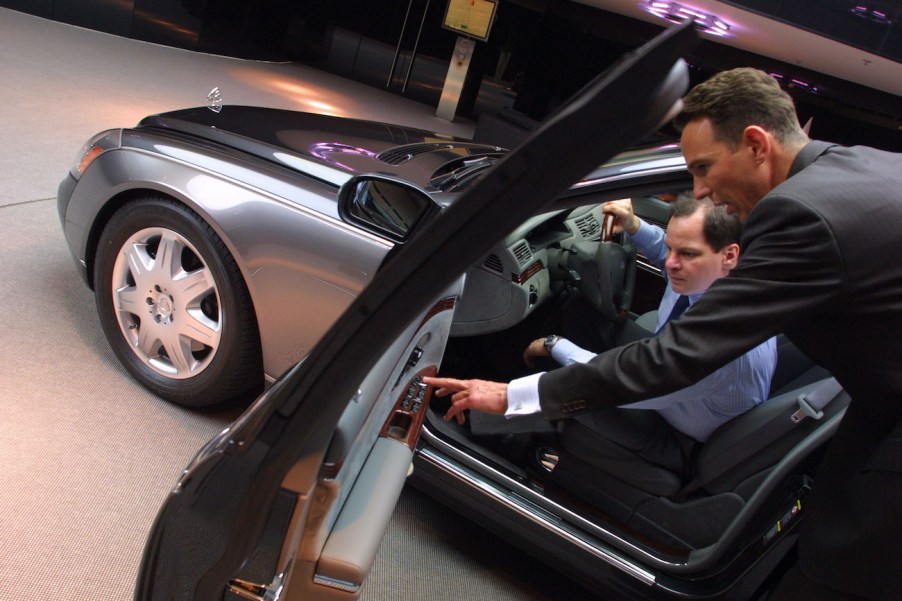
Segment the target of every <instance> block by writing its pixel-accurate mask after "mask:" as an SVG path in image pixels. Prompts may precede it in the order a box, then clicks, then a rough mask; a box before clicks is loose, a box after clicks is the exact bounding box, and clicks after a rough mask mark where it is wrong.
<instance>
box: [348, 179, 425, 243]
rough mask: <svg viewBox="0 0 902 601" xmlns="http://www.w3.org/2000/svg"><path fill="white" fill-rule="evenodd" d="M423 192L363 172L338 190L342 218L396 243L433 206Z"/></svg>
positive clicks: (402, 238)
mask: <svg viewBox="0 0 902 601" xmlns="http://www.w3.org/2000/svg"><path fill="white" fill-rule="evenodd" d="M433 204H434V203H433V202H432V199H430V198H429V196H428V195H427V194H425V193H424V192H422V191H420V190H418V189H417V188H414V187H413V186H411V185H410V184H407V183H405V182H401V181H397V180H393V179H390V178H386V177H379V176H373V175H365V176H359V177H354V178H352V179H351V180H349V181H348V182H346V183H345V184H344V185H343V186H342V187H341V190H339V192H338V210H339V214H340V215H341V216H342V218H344V219H346V220H347V221H350V222H351V223H354V224H355V225H358V226H360V227H362V228H363V229H366V230H368V231H371V232H373V233H375V234H379V235H382V236H386V237H388V238H391V239H392V240H394V241H396V242H403V241H404V240H405V239H406V238H407V237H408V236H409V235H410V233H411V231H413V228H414V227H415V226H416V224H417V223H418V222H419V221H420V220H421V219H422V218H423V215H425V214H426V212H427V211H428V210H429V208H430V207H431V206H432V205H433Z"/></svg>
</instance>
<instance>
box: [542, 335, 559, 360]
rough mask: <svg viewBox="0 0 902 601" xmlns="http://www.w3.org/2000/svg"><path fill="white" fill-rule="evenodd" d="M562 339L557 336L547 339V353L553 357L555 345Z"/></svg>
mask: <svg viewBox="0 0 902 601" xmlns="http://www.w3.org/2000/svg"><path fill="white" fill-rule="evenodd" d="M560 339H561V337H560V336H558V335H557V334H551V335H549V336H547V337H546V338H545V352H546V353H548V354H549V355H551V349H552V348H554V345H555V344H557V341H558V340H560Z"/></svg>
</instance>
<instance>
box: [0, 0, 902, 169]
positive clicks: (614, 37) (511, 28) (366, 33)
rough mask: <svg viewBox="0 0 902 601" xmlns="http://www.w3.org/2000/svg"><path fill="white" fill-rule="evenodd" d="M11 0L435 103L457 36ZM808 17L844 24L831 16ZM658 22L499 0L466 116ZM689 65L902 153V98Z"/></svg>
mask: <svg viewBox="0 0 902 601" xmlns="http://www.w3.org/2000/svg"><path fill="white" fill-rule="evenodd" d="M806 1H808V0H806ZM819 1H820V0H819ZM830 1H832V0H830ZM808 3H809V4H810V2H808ZM736 4H748V5H749V6H748V8H751V9H753V10H758V11H761V12H767V11H771V12H772V13H774V16H776V17H777V18H783V19H785V20H788V21H791V22H792V21H793V19H795V20H796V21H797V20H799V19H800V18H801V17H802V16H803V15H804V14H806V13H799V12H798V11H790V13H787V14H785V15H783V14H777V13H778V12H779V11H781V10H782V11H783V12H786V11H787V10H789V9H787V8H786V7H787V6H788V5H789V4H792V5H793V6H795V4H793V3H786V2H782V3H779V2H773V1H771V2H770V3H768V2H766V1H764V2H762V1H757V2H755V1H752V0H748V1H747V2H736ZM771 5H773V6H771ZM0 6H5V7H7V8H12V9H15V10H20V11H23V12H27V13H31V14H34V15H37V16H40V17H45V18H48V19H54V20H57V21H62V22H64V23H70V24H73V25H78V26H82V27H88V28H91V29H96V30H99V31H104V32H107V33H111V34H115V35H120V36H124V37H131V38H135V39H139V40H144V41H148V42H155V43H159V44H166V45H170V46H175V47H179V48H185V49H188V50H194V51H199V52H208V53H213V54H222V55H227V56H235V57H241V58H246V59H256V60H271V61H297V62H302V63H305V64H309V65H312V66H315V67H318V68H322V69H325V70H329V71H331V72H334V73H337V74H339V75H342V76H344V77H348V78H351V79H355V80H358V81H362V82H365V83H367V84H370V85H372V86H376V87H380V88H383V89H388V90H391V91H393V92H395V93H398V94H402V95H404V96H407V97H410V98H412V99H415V100H418V101H421V102H424V103H427V104H432V105H436V106H437V105H438V99H439V96H440V93H441V88H442V85H443V82H444V77H445V73H446V72H447V68H448V61H449V59H450V56H451V54H452V51H453V48H454V44H455V41H456V39H457V34H455V33H454V32H451V31H448V30H446V29H443V28H442V26H441V23H442V18H443V15H444V10H445V6H446V1H445V0H379V1H377V2H373V1H372V0H329V1H319V0H0ZM809 12H810V13H815V12H816V11H809ZM827 12H829V11H827ZM822 13H824V11H822ZM824 14H826V13H824ZM802 26H804V27H807V28H813V27H816V26H817V27H821V28H822V29H831V28H834V29H835V26H834V25H833V24H832V22H831V21H829V20H828V19H826V18H825V17H821V18H820V20H819V21H817V22H815V23H814V24H813V25H812V23H808V22H806V24H803V25H802ZM861 27H863V28H865V29H868V28H870V29H873V27H874V26H873V24H870V23H863V24H862V25H861ZM859 29H860V28H859ZM659 31H660V27H658V26H656V25H653V24H650V23H645V22H640V21H636V20H633V19H629V18H626V17H621V16H619V15H615V14H611V13H607V12H604V11H600V10H597V9H593V8H591V7H588V6H586V5H583V4H579V3H575V2H568V1H564V0H500V4H499V8H498V14H497V18H496V21H495V24H494V27H493V29H492V32H491V36H490V38H489V41H488V42H476V48H475V51H474V55H473V58H472V62H471V66H470V71H469V75H468V80H467V82H466V85H465V87H464V92H463V97H462V98H461V102H460V104H459V107H458V114H459V115H461V116H464V117H467V118H470V119H474V120H478V119H480V117H481V116H482V115H486V114H496V113H498V112H499V111H502V110H504V111H508V112H511V111H515V112H516V114H518V115H523V116H526V117H527V118H529V119H532V120H542V119H544V118H545V117H546V116H547V115H548V114H549V113H550V112H551V111H553V110H554V108H555V107H556V106H557V105H558V104H559V103H561V102H562V101H563V100H565V99H566V98H567V97H569V96H570V95H571V94H572V93H574V92H575V91H576V90H578V89H579V88H580V87H581V86H582V85H583V84H585V83H586V82H587V81H588V80H589V79H590V78H592V77H593V76H595V75H597V74H598V73H600V72H601V71H602V70H604V69H605V68H606V67H607V66H608V65H610V64H611V63H612V62H613V61H615V60H616V59H617V58H618V57H620V56H621V55H622V54H623V53H624V52H627V51H629V50H631V49H632V48H635V47H637V46H639V45H641V44H642V43H643V42H645V41H646V40H648V39H650V38H651V37H653V36H654V35H655V34H656V33H658V32H659ZM861 31H864V30H861ZM861 31H859V30H857V29H853V30H850V31H849V32H848V35H854V36H855V37H856V40H857V41H859V42H861V40H859V39H858V38H861V39H862V40H863V39H865V38H866V37H867V36H865V35H864V34H863V33H862V32H861ZM872 37H873V36H872ZM897 37H899V36H896V37H893V36H890V35H888V34H887V35H884V36H883V37H881V38H880V39H881V41H880V47H879V48H878V49H877V50H879V51H881V52H889V51H891V50H893V49H894V48H895V45H894V42H892V40H893V39H896V38H897ZM872 45H873V44H872ZM687 60H688V62H689V63H690V65H691V66H692V77H693V80H694V81H693V83H695V82H697V81H701V80H703V79H705V78H707V77H708V76H710V75H711V74H712V73H714V72H716V71H719V70H722V69H727V68H731V67H735V66H754V67H759V68H763V69H766V70H769V71H776V72H780V73H782V74H784V75H785V76H786V81H789V80H790V79H791V78H796V79H802V80H805V81H809V82H812V83H813V84H816V85H817V88H818V93H817V94H812V93H809V92H806V91H805V90H804V89H801V88H799V87H789V88H787V89H788V91H789V92H790V93H791V94H792V95H793V97H794V98H795V100H796V104H797V106H798V109H799V115H800V118H801V119H802V121H803V122H805V121H807V120H808V119H809V118H813V119H814V128H813V131H812V134H813V135H814V136H815V137H818V138H821V139H827V140H831V141H835V142H840V143H844V144H869V145H873V146H878V147H882V148H887V149H892V150H899V151H902V103H900V102H899V98H898V97H897V96H894V95H891V94H886V93H883V92H878V91H876V90H873V89H870V88H865V87H863V86H858V85H855V84H851V83H849V82H845V81H842V80H838V79H835V78H831V77H828V76H826V75H823V74H820V73H815V72H811V71H807V70H804V69H799V68H798V67H796V66H794V65H789V64H785V63H780V62H777V61H773V60H771V59H767V58H764V57H761V56H757V55H752V54H749V53H745V52H742V51H739V50H735V49H732V48H730V47H727V46H724V45H720V44H715V43H714V42H704V43H703V44H702V46H701V47H700V48H699V49H698V50H697V51H696V52H694V53H693V55H691V56H689V57H687Z"/></svg>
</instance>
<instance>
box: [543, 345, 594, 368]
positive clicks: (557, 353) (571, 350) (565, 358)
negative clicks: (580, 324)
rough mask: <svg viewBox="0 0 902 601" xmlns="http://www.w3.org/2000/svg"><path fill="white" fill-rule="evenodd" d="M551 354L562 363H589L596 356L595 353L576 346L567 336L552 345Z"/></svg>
mask: <svg viewBox="0 0 902 601" xmlns="http://www.w3.org/2000/svg"><path fill="white" fill-rule="evenodd" d="M551 356H552V357H553V358H554V360H555V361H557V362H558V363H560V364H561V365H570V364H571V363H588V362H589V361H590V360H591V359H593V358H594V357H595V353H593V352H592V351H587V350H586V349H584V348H582V347H579V346H576V345H575V344H573V343H572V342H570V341H569V340H567V339H566V338H561V339H560V340H558V341H557V342H556V343H555V344H554V346H553V347H551Z"/></svg>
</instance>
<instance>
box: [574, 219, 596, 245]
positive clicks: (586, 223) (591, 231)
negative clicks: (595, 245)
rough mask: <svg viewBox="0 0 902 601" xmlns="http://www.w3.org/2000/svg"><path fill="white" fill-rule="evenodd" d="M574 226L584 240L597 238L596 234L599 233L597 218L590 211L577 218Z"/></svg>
mask: <svg viewBox="0 0 902 601" xmlns="http://www.w3.org/2000/svg"><path fill="white" fill-rule="evenodd" d="M576 227H577V228H578V229H579V233H580V235H582V237H583V238H585V239H586V240H591V239H592V238H597V237H598V234H600V233H601V224H600V223H598V219H596V218H595V215H594V214H592V213H588V214H587V215H583V216H582V217H580V218H579V219H577V220H576Z"/></svg>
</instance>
